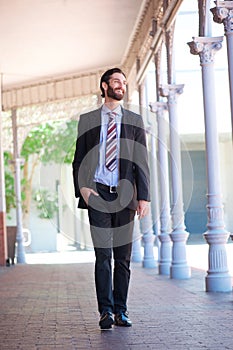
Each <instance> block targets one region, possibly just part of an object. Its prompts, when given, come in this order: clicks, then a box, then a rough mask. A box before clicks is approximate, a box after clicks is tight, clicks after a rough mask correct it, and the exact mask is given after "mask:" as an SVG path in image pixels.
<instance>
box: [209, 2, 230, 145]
mask: <svg viewBox="0 0 233 350" xmlns="http://www.w3.org/2000/svg"><path fill="white" fill-rule="evenodd" d="M215 4H216V7H215V8H212V9H211V11H212V13H213V15H214V17H213V18H214V21H215V22H217V23H223V24H224V30H225V35H226V40H227V56H228V71H229V86H230V101H231V125H232V140H233V1H219V0H218V1H215Z"/></svg>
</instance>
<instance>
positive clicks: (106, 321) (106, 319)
mask: <svg viewBox="0 0 233 350" xmlns="http://www.w3.org/2000/svg"><path fill="white" fill-rule="evenodd" d="M113 323H114V318H113V314H112V313H111V312H110V311H106V312H103V313H102V315H101V316H100V321H99V326H100V328H101V329H103V330H104V329H110V328H112V325H113Z"/></svg>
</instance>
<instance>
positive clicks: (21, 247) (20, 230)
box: [12, 109, 26, 264]
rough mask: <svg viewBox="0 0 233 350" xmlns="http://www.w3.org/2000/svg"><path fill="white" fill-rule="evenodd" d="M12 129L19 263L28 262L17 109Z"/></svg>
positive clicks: (13, 114)
mask: <svg viewBox="0 0 233 350" xmlns="http://www.w3.org/2000/svg"><path fill="white" fill-rule="evenodd" d="M12 129H13V139H14V145H13V146H14V170H15V196H16V223H17V233H16V242H17V254H16V255H17V263H19V264H24V263H25V262H26V258H25V249H24V245H23V242H24V235H23V222H22V200H21V174H20V167H21V164H22V159H20V157H19V150H18V142H17V140H18V136H17V114H16V109H13V110H12Z"/></svg>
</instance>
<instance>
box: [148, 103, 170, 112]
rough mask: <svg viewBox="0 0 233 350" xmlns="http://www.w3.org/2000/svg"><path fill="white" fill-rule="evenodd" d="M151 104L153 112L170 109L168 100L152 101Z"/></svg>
mask: <svg viewBox="0 0 233 350" xmlns="http://www.w3.org/2000/svg"><path fill="white" fill-rule="evenodd" d="M149 106H150V110H151V112H153V113H158V114H162V113H163V112H164V111H167V110H168V107H167V102H150V103H149Z"/></svg>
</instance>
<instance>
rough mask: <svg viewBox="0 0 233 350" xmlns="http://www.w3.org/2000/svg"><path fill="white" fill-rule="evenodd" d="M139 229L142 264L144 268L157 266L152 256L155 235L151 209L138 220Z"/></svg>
mask: <svg viewBox="0 0 233 350" xmlns="http://www.w3.org/2000/svg"><path fill="white" fill-rule="evenodd" d="M140 229H141V233H142V241H143V247H144V254H143V260H142V266H143V267H145V268H154V267H156V266H157V262H156V260H155V257H154V241H155V235H154V232H153V229H152V219H151V210H150V212H149V214H148V215H146V216H145V217H144V218H142V219H141V220H140Z"/></svg>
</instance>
